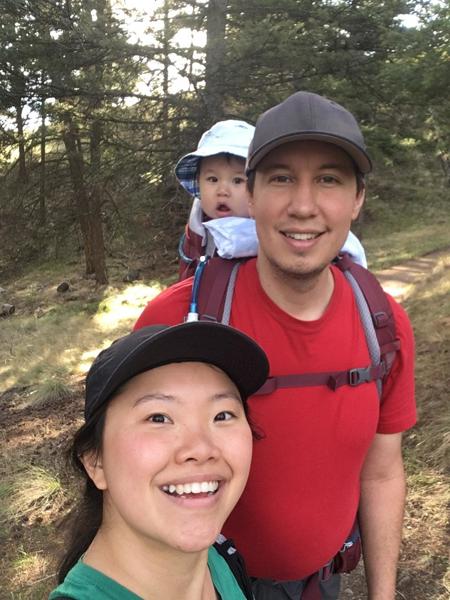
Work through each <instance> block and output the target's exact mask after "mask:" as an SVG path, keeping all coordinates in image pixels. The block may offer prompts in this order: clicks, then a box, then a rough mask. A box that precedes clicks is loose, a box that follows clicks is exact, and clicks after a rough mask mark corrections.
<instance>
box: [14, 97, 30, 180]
mask: <svg viewBox="0 0 450 600" xmlns="http://www.w3.org/2000/svg"><path fill="white" fill-rule="evenodd" d="M15 108H16V124H17V141H18V146H19V175H18V178H17V179H18V181H19V183H21V184H22V183H27V181H28V172H27V163H26V156H25V138H24V135H23V115H22V109H23V107H22V98H20V99H19V100H18V102H17V104H16V107H15Z"/></svg>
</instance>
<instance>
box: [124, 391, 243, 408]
mask: <svg viewBox="0 0 450 600" xmlns="http://www.w3.org/2000/svg"><path fill="white" fill-rule="evenodd" d="M155 400H156V401H162V402H180V401H182V398H177V397H176V396H173V395H171V394H163V393H160V392H157V393H154V394H144V395H143V396H140V397H139V398H137V399H136V400H135V401H134V404H133V406H138V405H140V404H142V403H144V402H154V401H155ZM211 400H213V401H214V402H217V401H220V400H236V402H239V404H242V400H241V397H240V396H239V394H237V393H236V392H234V391H232V390H230V391H226V392H219V393H217V394H213V395H212V396H211Z"/></svg>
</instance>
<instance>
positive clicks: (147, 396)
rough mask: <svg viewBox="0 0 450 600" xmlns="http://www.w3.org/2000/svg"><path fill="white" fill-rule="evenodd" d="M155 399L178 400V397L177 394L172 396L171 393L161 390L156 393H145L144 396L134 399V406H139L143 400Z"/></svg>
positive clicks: (164, 400)
mask: <svg viewBox="0 0 450 600" xmlns="http://www.w3.org/2000/svg"><path fill="white" fill-rule="evenodd" d="M153 400H162V401H163V402H176V400H177V399H176V398H175V396H172V395H170V394H162V393H159V392H158V393H156V394H144V395H143V396H140V397H139V398H137V399H136V400H135V401H134V405H133V406H138V404H141V403H142V402H151V401H153Z"/></svg>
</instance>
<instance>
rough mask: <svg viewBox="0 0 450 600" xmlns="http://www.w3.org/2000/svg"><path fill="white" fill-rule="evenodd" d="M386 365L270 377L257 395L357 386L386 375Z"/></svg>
mask: <svg viewBox="0 0 450 600" xmlns="http://www.w3.org/2000/svg"><path fill="white" fill-rule="evenodd" d="M385 371H386V369H385V365H384V363H383V362H382V363H380V364H378V365H374V366H369V367H361V368H357V369H349V370H348V371H334V372H328V373H298V374H295V375H278V376H275V377H269V378H268V379H267V380H266V382H265V383H264V385H263V386H262V387H260V388H259V390H258V391H257V392H256V394H255V396H260V395H263V394H272V393H273V392H275V391H276V390H278V389H285V388H301V387H314V386H320V385H326V386H328V387H329V388H330V389H331V390H333V391H334V390H336V389H337V388H339V387H341V386H343V385H349V386H350V387H355V386H357V385H361V384H362V383H369V382H371V381H376V380H378V379H380V378H381V377H383V376H384V375H385Z"/></svg>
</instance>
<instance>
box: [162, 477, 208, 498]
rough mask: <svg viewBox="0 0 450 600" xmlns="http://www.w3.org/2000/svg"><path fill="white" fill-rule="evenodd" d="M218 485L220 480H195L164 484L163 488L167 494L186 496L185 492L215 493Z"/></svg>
mask: <svg viewBox="0 0 450 600" xmlns="http://www.w3.org/2000/svg"><path fill="white" fill-rule="evenodd" d="M218 487H219V482H218V481H194V482H193V483H177V484H176V485H175V484H173V483H171V484H170V485H163V486H162V490H163V492H166V493H167V494H174V495H177V496H184V495H185V494H206V493H210V494H213V493H214V492H216V491H217V489H218Z"/></svg>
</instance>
